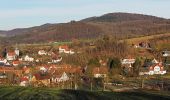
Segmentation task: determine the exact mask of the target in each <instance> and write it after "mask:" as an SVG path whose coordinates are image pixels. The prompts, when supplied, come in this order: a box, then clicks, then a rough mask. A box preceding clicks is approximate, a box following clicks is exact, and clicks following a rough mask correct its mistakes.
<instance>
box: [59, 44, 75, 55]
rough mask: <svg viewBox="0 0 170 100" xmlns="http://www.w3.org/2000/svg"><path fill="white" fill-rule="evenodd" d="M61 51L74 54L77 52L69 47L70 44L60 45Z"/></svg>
mask: <svg viewBox="0 0 170 100" xmlns="http://www.w3.org/2000/svg"><path fill="white" fill-rule="evenodd" d="M59 53H66V54H74V53H75V52H74V51H73V50H71V49H69V48H68V46H59Z"/></svg>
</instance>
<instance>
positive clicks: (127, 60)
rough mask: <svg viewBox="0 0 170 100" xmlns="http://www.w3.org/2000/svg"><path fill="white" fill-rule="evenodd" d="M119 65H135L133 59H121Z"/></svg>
mask: <svg viewBox="0 0 170 100" xmlns="http://www.w3.org/2000/svg"><path fill="white" fill-rule="evenodd" d="M121 63H122V64H133V63H135V59H122V60H121Z"/></svg>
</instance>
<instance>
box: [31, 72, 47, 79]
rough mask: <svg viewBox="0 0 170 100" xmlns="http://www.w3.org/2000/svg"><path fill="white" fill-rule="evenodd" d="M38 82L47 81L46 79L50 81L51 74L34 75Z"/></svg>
mask: <svg viewBox="0 0 170 100" xmlns="http://www.w3.org/2000/svg"><path fill="white" fill-rule="evenodd" d="M34 76H35V78H36V80H45V79H50V75H49V74H44V75H41V74H40V73H39V72H38V73H36V74H34Z"/></svg>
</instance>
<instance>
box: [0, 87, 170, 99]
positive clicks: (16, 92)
mask: <svg viewBox="0 0 170 100" xmlns="http://www.w3.org/2000/svg"><path fill="white" fill-rule="evenodd" d="M0 99H2V100H153V99H154V100H168V99H170V97H169V95H168V93H167V94H165V93H164V94H161V93H159V92H156V93H148V92H144V91H136V92H132V91H131V92H102V91H94V92H90V91H83V90H57V89H48V88H30V87H0Z"/></svg>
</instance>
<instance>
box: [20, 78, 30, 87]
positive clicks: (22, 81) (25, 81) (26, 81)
mask: <svg viewBox="0 0 170 100" xmlns="http://www.w3.org/2000/svg"><path fill="white" fill-rule="evenodd" d="M19 85H20V86H28V85H29V77H27V76H24V77H21V79H20V84H19Z"/></svg>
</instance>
